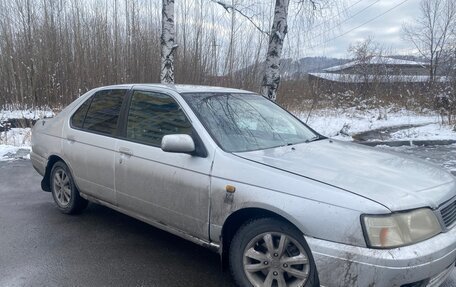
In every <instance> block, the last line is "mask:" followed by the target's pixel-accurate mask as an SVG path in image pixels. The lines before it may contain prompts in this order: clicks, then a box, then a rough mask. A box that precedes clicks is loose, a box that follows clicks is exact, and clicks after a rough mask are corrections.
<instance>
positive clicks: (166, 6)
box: [160, 0, 177, 84]
mask: <svg viewBox="0 0 456 287" xmlns="http://www.w3.org/2000/svg"><path fill="white" fill-rule="evenodd" d="M174 39H175V30H174V0H163V6H162V33H161V39H160V40H161V41H160V42H161V73H160V82H161V83H163V84H174V50H175V49H176V48H177V45H176V44H175V42H174Z"/></svg>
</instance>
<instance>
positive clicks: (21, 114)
mask: <svg viewBox="0 0 456 287" xmlns="http://www.w3.org/2000/svg"><path fill="white" fill-rule="evenodd" d="M53 116H54V112H53V111H52V110H51V109H40V110H0V123H2V122H4V121H6V120H8V119H29V120H38V119H42V118H51V117H53Z"/></svg>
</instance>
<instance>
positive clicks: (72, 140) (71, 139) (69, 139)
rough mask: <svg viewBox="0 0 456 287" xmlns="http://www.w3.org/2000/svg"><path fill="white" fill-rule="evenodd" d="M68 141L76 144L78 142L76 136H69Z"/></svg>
mask: <svg viewBox="0 0 456 287" xmlns="http://www.w3.org/2000/svg"><path fill="white" fill-rule="evenodd" d="M67 140H68V141H70V142H75V141H76V137H75V136H74V135H67Z"/></svg>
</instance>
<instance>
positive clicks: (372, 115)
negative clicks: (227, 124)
mask: <svg viewBox="0 0 456 287" xmlns="http://www.w3.org/2000/svg"><path fill="white" fill-rule="evenodd" d="M379 114H380V113H379V111H378V110H364V111H361V110H357V109H355V108H351V109H331V110H329V109H324V110H314V111H312V112H311V114H310V116H309V114H308V112H301V113H298V114H297V115H298V117H299V118H301V119H302V120H303V121H304V122H306V120H307V119H308V121H307V123H308V124H309V126H310V127H312V128H313V129H315V130H316V131H318V132H319V133H321V134H323V135H325V136H328V137H332V138H336V139H340V140H346V141H351V140H353V138H352V136H353V135H355V134H357V133H360V132H365V131H369V130H374V129H379V128H385V127H396V126H403V125H422V126H419V127H412V128H406V129H402V130H399V131H395V132H392V133H391V134H390V140H391V141H398V140H456V132H455V131H454V127H453V126H449V125H441V124H439V116H438V115H437V114H435V113H432V112H425V113H417V112H413V111H409V110H405V109H402V110H396V111H389V112H387V113H386V115H387V116H386V117H385V116H382V117H381V118H379ZM381 114H382V115H384V114H385V112H384V111H382V113H381ZM53 115H54V113H53V112H52V111H51V110H26V111H24V110H15V111H8V110H0V123H1V122H2V121H5V120H6V119H9V118H27V119H38V118H43V117H52V116H53ZM30 139H31V129H30V128H14V129H11V130H9V131H8V132H0V160H2V159H3V160H4V159H5V158H8V157H11V156H10V155H11V154H14V153H15V152H18V151H20V150H30ZM6 155H7V156H6Z"/></svg>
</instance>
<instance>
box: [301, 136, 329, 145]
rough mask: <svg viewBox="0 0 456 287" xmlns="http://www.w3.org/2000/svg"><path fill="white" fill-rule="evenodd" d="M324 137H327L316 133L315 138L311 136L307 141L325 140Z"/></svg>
mask: <svg viewBox="0 0 456 287" xmlns="http://www.w3.org/2000/svg"><path fill="white" fill-rule="evenodd" d="M324 139H326V137H324V136H321V135H316V136H315V137H314V138H311V139H310V140H306V143H310V142H315V141H319V140H324Z"/></svg>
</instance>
